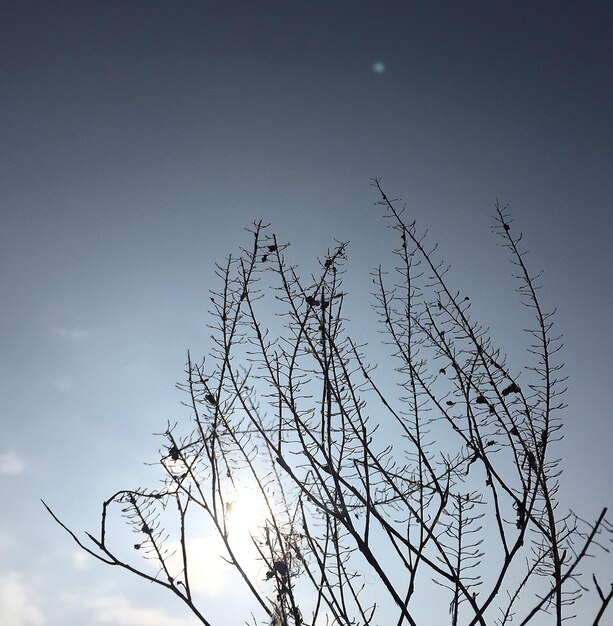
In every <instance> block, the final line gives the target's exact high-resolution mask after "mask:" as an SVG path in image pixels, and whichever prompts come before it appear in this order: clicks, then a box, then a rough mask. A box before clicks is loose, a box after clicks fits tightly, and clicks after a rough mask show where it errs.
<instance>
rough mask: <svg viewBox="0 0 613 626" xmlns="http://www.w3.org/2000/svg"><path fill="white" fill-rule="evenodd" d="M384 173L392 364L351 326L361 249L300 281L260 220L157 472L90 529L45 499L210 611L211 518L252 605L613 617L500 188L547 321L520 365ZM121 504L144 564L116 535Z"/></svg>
mask: <svg viewBox="0 0 613 626" xmlns="http://www.w3.org/2000/svg"><path fill="white" fill-rule="evenodd" d="M374 186H375V187H376V189H377V191H378V193H379V194H380V205H382V207H383V209H384V210H385V215H386V218H387V219H388V221H389V225H390V227H391V228H392V229H393V230H394V231H395V232H396V233H397V236H398V241H399V244H398V247H397V249H396V250H395V251H394V254H395V258H396V261H397V262H396V267H395V269H394V271H393V272H392V273H391V274H390V275H388V274H386V273H385V272H384V271H383V270H382V269H381V268H379V269H378V270H376V271H375V272H374V274H373V282H374V287H375V294H374V308H375V311H376V313H377V315H378V318H379V321H380V323H381V329H382V331H383V337H384V339H383V342H382V345H383V347H384V349H385V350H386V354H387V355H388V356H387V357H386V358H385V359H384V360H383V359H381V358H379V359H378V360H379V365H380V366H381V367H380V368H378V369H376V371H375V368H374V367H371V366H370V365H369V364H368V362H367V360H366V356H365V353H366V349H367V348H366V347H365V346H362V345H360V344H358V343H356V342H355V341H354V340H353V339H352V338H351V337H350V336H349V335H348V333H347V331H346V329H345V327H346V320H345V319H344V313H343V305H344V303H345V298H346V295H345V292H344V291H343V286H342V280H343V274H344V269H343V267H344V263H345V260H346V254H345V253H346V245H345V244H342V243H341V244H338V245H337V247H336V248H335V249H334V250H332V251H329V253H328V254H327V255H326V256H325V257H324V258H322V259H321V261H320V269H319V272H318V274H317V275H314V276H311V277H310V278H308V279H306V280H305V279H303V278H301V277H300V276H299V274H298V271H297V269H296V268H295V267H293V266H292V265H289V264H288V262H287V260H286V258H285V250H286V247H287V246H286V245H284V244H283V243H281V242H280V241H278V240H277V238H276V237H275V235H271V234H269V230H268V227H267V226H265V225H263V224H261V223H256V224H254V226H253V228H252V230H251V231H250V232H251V246H250V248H249V249H243V250H242V252H241V254H240V255H239V256H237V257H232V256H231V257H229V258H228V259H227V261H226V263H225V264H224V265H220V266H218V267H217V276H218V279H219V285H220V286H219V289H218V290H217V291H214V292H212V296H211V303H212V311H211V313H212V319H213V322H212V328H213V333H214V334H213V340H214V347H213V350H212V352H211V354H210V356H209V358H208V359H207V360H206V361H203V362H202V363H198V362H194V361H193V360H192V359H191V357H189V356H188V364H187V382H186V383H185V385H184V386H183V388H184V389H185V392H186V394H187V396H186V397H187V398H188V399H189V400H188V402H187V403H186V404H188V405H189V407H190V410H191V416H192V422H191V424H192V428H191V432H180V428H179V427H178V426H177V425H174V426H171V425H169V426H168V428H167V430H166V432H165V433H164V434H163V437H164V441H165V443H164V447H163V449H162V452H161V460H160V463H161V467H162V468H163V470H164V479H163V483H162V484H161V486H160V487H159V488H156V489H129V490H122V491H119V492H117V493H115V494H114V495H113V496H111V497H110V498H109V499H108V500H106V501H105V502H104V504H103V507H102V517H101V528H100V531H99V532H98V533H97V534H96V535H94V534H90V533H87V538H88V540H89V542H90V543H88V542H86V540H85V539H81V538H80V537H78V536H77V535H76V534H75V533H74V532H73V531H72V530H70V529H69V528H68V527H67V526H66V525H65V524H64V523H63V522H61V521H60V520H59V518H58V517H57V516H56V515H55V514H54V513H53V512H51V510H50V509H49V512H50V513H51V515H53V517H54V519H55V520H56V521H57V522H58V523H59V524H60V525H61V526H62V527H63V528H64V529H66V530H67V531H68V533H70V535H71V536H72V538H73V539H74V540H75V541H76V542H77V543H78V544H79V546H80V547H81V548H82V549H83V550H85V551H86V552H88V553H89V554H91V555H92V556H94V557H96V558H97V559H99V560H101V561H103V562H105V563H108V564H109V565H115V566H119V567H121V568H124V569H127V570H129V571H131V572H133V573H135V574H137V575H138V576H141V577H142V578H145V579H147V580H149V581H151V582H154V583H156V584H158V585H160V586H161V587H164V588H166V589H168V590H169V591H171V592H172V593H174V594H175V595H177V596H178V597H179V598H181V600H183V602H185V603H186V604H187V606H188V607H189V608H190V609H191V611H192V612H193V614H194V615H195V616H196V617H197V618H198V619H199V620H200V621H201V622H202V623H203V624H211V622H210V621H209V619H210V618H207V617H206V616H205V614H204V609H202V608H200V606H199V604H198V602H197V594H195V593H194V590H193V585H192V580H191V579H190V573H191V572H192V567H191V565H192V562H191V561H190V559H191V558H192V555H191V554H190V543H189V539H190V535H191V534H192V533H194V532H196V526H197V527H198V529H199V530H201V529H202V528H203V527H205V526H204V525H206V524H208V528H209V529H212V530H213V531H214V532H215V533H216V534H217V535H218V537H219V539H220V541H221V543H222V544H223V549H224V552H225V554H224V556H223V558H224V559H225V560H226V562H227V563H229V564H230V565H231V566H232V568H234V569H235V570H236V572H237V574H238V576H239V577H240V580H241V581H242V584H243V585H244V589H245V590H246V591H248V592H250V593H251V594H252V596H253V598H254V600H255V603H256V608H254V613H253V614H251V616H248V615H247V616H245V621H246V623H253V624H257V623H266V624H271V625H274V626H306V625H309V626H310V625H313V626H314V625H323V624H330V626H332V625H347V626H348V625H350V624H351V625H353V624H359V625H364V626H366V625H375V624H397V625H398V626H401V625H403V624H410V625H411V626H416V625H417V624H418V623H419V622H418V620H419V619H420V618H419V617H418V615H420V604H421V606H422V608H421V614H423V604H424V602H432V601H433V599H436V602H437V603H438V604H440V603H441V599H442V600H443V603H444V604H445V603H446V604H447V605H448V616H449V617H448V621H449V624H451V625H452V626H457V625H459V624H465V625H469V626H472V625H476V624H479V625H480V626H485V625H486V624H488V625H489V624H497V625H499V626H503V625H505V624H510V623H513V624H519V625H525V624H529V623H530V624H536V623H538V624H555V625H556V626H560V625H561V624H562V622H563V621H564V620H566V619H568V618H571V617H572V616H573V615H574V613H575V612H576V611H579V612H580V619H579V623H580V624H582V625H585V624H592V625H593V626H597V625H598V624H601V623H602V616H603V615H604V613H605V611H606V609H607V607H608V606H609V604H610V602H611V598H612V597H613V585H612V586H610V587H606V588H603V586H602V585H601V583H599V581H598V579H597V578H596V576H593V577H592V578H589V574H590V573H591V572H587V570H586V569H585V566H586V561H587V558H586V557H588V556H592V555H593V553H594V552H595V551H596V550H599V549H600V548H602V549H605V550H607V544H608V543H609V542H610V540H611V534H612V533H613V526H612V525H611V524H610V523H609V522H608V521H607V520H606V518H605V514H606V509H604V510H603V511H602V513H601V514H600V515H599V516H598V518H597V519H596V520H595V521H593V522H586V521H583V520H582V519H580V518H579V517H578V516H577V515H575V514H573V513H570V512H569V513H566V514H565V513H561V512H560V511H559V507H558V503H557V499H556V496H557V492H558V481H559V478H560V460H559V459H558V458H557V456H556V452H555V444H556V442H557V441H559V439H560V438H561V436H562V435H561V426H562V424H561V413H562V410H563V409H564V403H563V401H562V399H561V396H562V394H563V392H564V378H563V377H562V374H561V372H560V370H561V363H560V361H559V360H558V352H559V350H560V346H561V343H560V339H559V337H557V336H555V334H553V330H552V327H553V322H552V315H553V313H552V312H547V311H545V310H543V308H542V307H541V304H540V302H539V298H538V289H539V284H538V283H539V277H538V275H537V276H534V275H532V274H531V273H530V272H529V270H528V268H527V266H526V263H525V261H526V255H525V253H524V251H523V248H522V235H521V234H519V233H516V231H515V230H514V228H513V227H512V220H511V219H510V217H509V215H508V213H507V211H506V209H505V207H501V206H496V215H495V225H494V232H495V234H496V236H497V237H498V238H499V240H500V243H501V245H502V247H503V248H505V249H506V251H507V252H508V254H509V255H510V258H511V261H512V263H513V264H514V268H515V278H516V280H517V292H518V294H519V298H520V299H521V302H522V303H523V304H524V305H526V306H527V307H529V309H530V311H531V312H532V319H533V325H532V327H531V328H529V329H528V330H527V333H528V336H529V339H530V341H529V345H528V348H527V352H526V363H525V368H524V369H523V371H521V372H515V371H512V370H511V367H510V366H508V365H507V357H506V356H505V354H504V353H503V352H502V351H501V349H500V348H498V347H496V345H495V344H494V343H493V341H492V340H491V338H490V336H489V333H488V330H487V329H486V328H484V327H483V326H481V325H479V324H478V323H476V322H475V321H473V319H472V317H471V303H470V300H469V297H468V296H464V295H463V294H461V293H459V292H457V291H454V290H453V289H452V288H451V287H450V286H449V284H448V276H447V272H448V269H449V268H448V266H446V265H444V264H443V263H442V262H440V261H437V260H435V258H436V252H435V249H436V246H432V245H430V244H429V243H428V242H427V240H426V238H425V236H424V235H421V234H419V232H418V230H417V228H416V226H415V223H409V222H408V221H407V220H406V217H405V215H406V214H405V212H404V209H402V208H399V206H398V203H397V201H395V200H390V199H389V198H388V197H387V196H386V195H385V193H384V192H383V190H382V188H381V186H380V183H379V181H378V180H375V181H374ZM263 315H264V316H265V319H266V322H264V321H263V319H262V316H263ZM379 349H381V348H379ZM389 364H391V365H389ZM384 366H388V367H387V371H380V370H386V367H384ZM398 385H399V386H398ZM398 389H400V392H399V393H398ZM245 488H247V489H249V490H250V493H252V494H253V493H256V494H259V498H260V501H261V511H260V513H258V514H257V515H255V514H253V516H252V517H253V519H252V520H251V522H250V525H249V526H248V534H249V538H250V540H249V541H250V549H249V550H246V549H245V548H244V546H243V547H241V545H239V544H240V542H239V539H238V536H237V535H238V532H237V531H235V528H234V527H233V521H232V520H233V515H234V514H235V512H234V509H235V507H236V506H237V502H238V501H239V500H240V497H241V496H240V493H241V489H243V490H244V489H245ZM45 506H46V505H45ZM47 508H48V507H47ZM116 510H119V511H120V512H121V514H122V515H123V516H124V517H125V519H126V520H127V523H128V525H129V526H131V528H132V530H133V531H134V533H135V536H136V542H135V543H134V544H133V546H132V549H133V550H134V556H139V555H140V556H144V557H145V559H146V560H145V561H142V560H139V559H135V558H134V557H129V556H127V555H125V554H124V553H123V552H122V548H121V547H115V544H114V543H113V542H112V541H111V538H110V537H109V531H108V529H109V528H110V527H111V526H112V524H111V523H110V522H109V520H110V519H111V518H112V517H113V513H114V512H115V511H116ZM195 518H197V519H198V523H197V524H195V523H193V522H192V519H195ZM607 551H608V550H607ZM214 556H215V555H211V557H210V558H214ZM254 562H256V563H257V565H258V567H259V569H258V567H256V568H255V569H254V566H253V565H254ZM586 597H587V598H588V599H589V601H587V602H586V601H585V598H586ZM422 623H423V621H422ZM437 623H441V622H437Z"/></svg>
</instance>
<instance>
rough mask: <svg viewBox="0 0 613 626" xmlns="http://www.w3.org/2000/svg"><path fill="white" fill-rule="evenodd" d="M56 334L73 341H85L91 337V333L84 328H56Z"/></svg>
mask: <svg viewBox="0 0 613 626" xmlns="http://www.w3.org/2000/svg"><path fill="white" fill-rule="evenodd" d="M55 334H56V335H59V336H60V337H63V338H64V339H70V340H72V341H83V339H87V337H88V336H89V333H88V332H87V331H86V330H83V329H82V328H56V329H55Z"/></svg>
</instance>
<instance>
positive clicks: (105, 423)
mask: <svg viewBox="0 0 613 626" xmlns="http://www.w3.org/2000/svg"><path fill="white" fill-rule="evenodd" d="M612 7H613V5H612V4H611V3H609V2H604V1H603V2H589V1H581V2H579V1H577V2H569V1H560V0H558V1H555V2H553V1H552V2H535V1H533V2H485V1H483V2H477V1H446V2H435V1H430V2H421V3H417V2H399V1H385V2H384V1H378V2H366V1H364V2H356V1H355V0H352V1H347V2H338V1H333V0H327V1H325V2H324V1H322V2H306V1H305V2H297V1H290V0H283V1H282V0H277V1H275V2H272V1H260V0H249V1H240V2H238V1H233V0H226V1H223V2H222V1H220V2H206V1H201V2H187V1H185V2H183V1H178V0H177V1H173V2H158V1H149V2H145V1H141V2H132V1H126V0H122V1H104V2H102V1H99V2H90V1H84V0H81V1H79V2H61V1H60V2H46V1H39V2H27V1H24V0H18V1H10V0H2V1H0V81H1V83H0V84H1V97H0V146H1V150H0V163H1V165H0V216H1V223H0V293H1V294H2V299H1V305H0V325H1V326H0V359H1V361H0V367H1V371H0V373H1V376H0V398H1V402H0V426H1V431H0V494H1V499H0V503H1V504H0V508H1V514H0V622H2V623H3V624H5V623H6V624H8V625H9V626H30V625H39V624H46V625H49V626H60V625H61V626H84V625H85V626H97V625H118V626H143V625H144V624H147V626H162V625H163V626H187V625H188V624H192V623H193V622H190V621H189V620H188V614H187V612H185V611H184V609H183V608H182V606H181V605H180V604H179V603H178V602H176V601H175V600H173V599H172V598H164V597H163V594H160V592H158V591H156V590H154V589H151V588H150V587H149V586H148V585H146V584H144V583H141V582H140V581H137V580H133V579H132V578H131V577H130V576H128V575H126V574H123V573H121V572H117V571H111V570H110V569H105V568H104V567H102V566H98V565H96V564H95V563H90V562H89V561H87V560H84V559H82V558H80V556H79V555H78V553H77V552H76V550H75V549H74V548H73V546H72V545H71V543H70V541H69V539H68V537H67V536H66V535H64V534H63V533H62V532H61V531H60V529H59V528H58V527H56V526H55V525H54V524H53V523H52V522H51V521H50V519H49V518H48V517H47V516H46V514H45V513H44V511H43V509H42V507H41V505H40V502H39V498H41V497H44V498H45V499H46V500H47V501H48V502H49V503H50V504H52V505H53V506H54V507H55V508H56V509H57V511H58V512H59V513H60V514H61V515H62V516H63V518H65V519H66V520H67V521H69V522H70V524H71V525H72V526H73V527H74V528H76V529H88V530H95V528H97V523H98V514H99V503H100V502H101V501H102V499H103V498H105V497H108V496H109V495H111V494H112V493H113V492H114V491H115V490H116V489H119V488H122V487H129V486H136V485H138V484H139V481H140V480H141V478H143V477H146V476H150V473H149V474H147V473H146V472H148V471H149V470H146V469H145V468H144V467H143V461H152V460H154V459H155V455H156V450H157V446H158V442H157V441H156V439H155V438H154V437H152V436H151V433H153V432H160V431H161V430H163V429H164V428H165V424H166V421H167V420H171V421H174V420H177V419H187V417H188V414H187V410H186V409H184V408H183V407H181V405H180V400H181V395H180V394H179V392H178V391H177V390H176V389H175V388H174V384H175V382H180V381H182V379H183V369H184V363H185V359H186V353H187V350H188V349H191V351H192V353H193V354H195V355H199V356H200V355H204V354H205V352H206V350H207V346H208V343H207V341H208V340H207V337H208V331H207V329H206V326H205V324H206V321H207V316H206V310H207V301H208V291H207V290H208V289H209V288H211V287H214V286H215V283H214V279H213V269H214V262H215V261H219V260H223V258H224V256H225V255H226V254H227V253H229V252H231V251H234V250H236V249H237V247H238V246H239V245H240V244H241V243H244V242H245V241H246V240H247V234H246V233H245V232H244V230H243V228H244V227H246V226H248V225H249V223H250V222H251V221H252V220H254V219H263V220H265V221H270V222H272V223H273V228H274V231H275V232H276V233H277V235H278V236H279V237H280V238H281V239H284V240H288V241H291V243H292V246H291V248H290V251H291V255H290V257H291V258H292V260H293V261H295V262H298V263H303V264H305V267H306V268H307V269H308V268H312V267H314V265H313V264H314V261H315V259H316V257H317V256H321V255H324V254H325V252H326V249H327V248H328V247H329V246H332V245H334V239H335V238H336V239H339V240H349V241H350V242H351V245H350V248H349V266H350V268H351V270H350V273H349V276H348V284H349V286H350V291H351V293H352V294H353V297H354V298H355V300H354V301H353V304H351V296H350V298H349V306H350V309H349V310H350V311H351V312H352V316H351V317H352V320H351V321H352V323H353V324H354V328H355V329H357V330H361V331H362V332H363V333H365V334H366V335H367V338H368V339H371V340H373V341H376V334H375V333H374V331H373V329H372V328H371V327H370V326H369V320H370V319H372V318H371V317H369V315H370V314H369V313H368V312H364V313H362V311H365V309H364V307H365V306H366V305H365V302H366V297H365V296H366V295H367V293H368V292H369V291H370V287H369V284H368V282H369V278H368V272H369V270H370V269H371V268H372V267H373V266H376V265H378V264H379V263H380V262H383V263H389V262H390V257H389V252H388V250H389V248H390V246H391V245H392V244H393V240H392V239H391V238H390V234H389V232H387V231H386V229H385V224H384V223H383V221H382V220H381V219H380V213H381V211H380V208H377V207H374V206H373V203H374V202H375V201H376V200H377V197H376V194H375V193H374V190H373V189H372V187H371V186H370V178H371V177H373V176H381V177H383V185H384V187H385V188H386V190H387V191H388V192H389V194H390V195H392V196H400V197H402V198H403V199H404V200H405V201H406V202H407V203H408V206H409V210H410V211H412V212H413V213H414V216H415V218H416V219H417V220H418V224H419V225H420V226H421V227H423V228H426V227H427V228H429V229H430V232H431V236H432V237H433V240H434V239H436V240H438V241H439V242H440V246H441V251H442V254H443V255H444V257H445V258H446V259H447V260H449V261H451V262H453V263H454V268H455V270H454V274H453V276H454V280H457V284H458V286H459V287H461V288H468V289H471V290H472V292H471V293H472V294H473V298H472V300H473V306H474V309H473V314H474V315H475V316H479V317H480V319H482V320H483V321H484V322H486V323H489V324H491V325H492V329H493V331H496V332H498V333H499V334H498V335H497V336H498V337H500V338H501V341H500V343H501V345H502V346H503V347H504V346H509V345H511V347H513V346H514V345H515V342H516V341H517V337H518V335H517V329H521V328H522V327H523V323H524V319H523V318H521V317H515V313H509V311H513V312H516V311H517V309H516V308H513V307H512V306H510V305H511V303H512V302H514V295H513V293H512V283H510V282H509V281H508V280H507V276H508V273H509V269H510V268H509V266H508V263H506V260H505V258H504V255H503V254H502V253H501V252H500V250H499V249H498V248H497V247H496V245H495V242H494V240H493V239H492V237H491V236H490V225H491V222H490V216H491V214H492V212H493V205H494V203H495V201H496V198H499V199H500V200H501V202H503V203H509V204H510V206H511V211H512V213H513V215H514V217H515V219H516V223H517V224H518V227H520V228H521V229H522V230H524V231H525V233H526V241H527V245H528V247H530V248H531V249H532V257H531V261H530V262H531V265H532V267H533V268H534V269H535V270H536V269H544V270H545V274H544V278H543V282H544V284H545V288H544V290H543V298H544V302H545V303H546V304H547V306H549V307H553V306H557V307H558V311H559V313H558V320H557V324H558V327H559V329H560V330H561V331H562V332H564V334H565V339H566V350H565V352H564V357H563V359H564V361H565V362H566V364H567V368H566V374H567V375H568V376H569V377H570V378H569V392H568V395H567V398H566V400H567V402H568V403H569V405H570V406H569V409H568V411H567V413H566V421H567V429H566V440H565V441H564V442H563V444H562V445H561V446H560V450H561V453H562V454H564V455H565V457H566V459H567V464H566V465H565V468H566V473H565V478H566V479H567V480H568V485H567V487H566V488H565V489H563V494H564V495H577V494H580V498H581V501H580V503H579V506H577V507H576V508H578V509H579V510H581V511H583V512H585V513H586V515H587V516H594V515H595V514H596V513H597V512H598V511H599V510H600V507H601V505H604V504H609V505H613V490H612V488H611V483H610V476H611V473H612V471H613V462H612V461H611V456H610V442H611V440H612V437H613V426H612V419H611V409H610V401H609V395H610V393H611V388H612V384H613V381H612V379H611V361H612V357H613V355H612V350H611V332H610V317H611V306H612V305H613V301H612V297H611V261H612V255H611V236H612V235H613V232H612V231H613V228H612V220H611V212H610V204H611V198H613V185H612V182H611V181H612V176H611V172H612V165H613V162H612V149H611V145H612V144H611V137H612V136H613V124H612V121H613V116H612V109H611V102H612V96H613V89H612V75H613V74H612V73H611V61H612V57H613V55H612V46H613V44H612V42H613V37H612V36H611V33H612V26H613V23H612V22H613V20H612V17H613V8H612ZM351 307H353V308H351ZM361 307H362V309H361ZM520 313H521V311H520ZM11 611H13V612H11ZM147 611H148V613H147ZM171 616H172V617H171ZM147 620H149V621H147ZM173 620H174V621H173ZM221 623H227V624H234V623H238V621H234V620H233V619H232V618H231V616H226V620H225V622H224V621H223V620H222V622H221Z"/></svg>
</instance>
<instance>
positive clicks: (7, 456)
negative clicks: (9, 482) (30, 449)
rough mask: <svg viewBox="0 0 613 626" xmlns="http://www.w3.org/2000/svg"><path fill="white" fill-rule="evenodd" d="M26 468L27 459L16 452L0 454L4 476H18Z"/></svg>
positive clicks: (1, 472) (0, 470)
mask: <svg viewBox="0 0 613 626" xmlns="http://www.w3.org/2000/svg"><path fill="white" fill-rule="evenodd" d="M25 470H26V463H25V461H24V460H23V459H22V458H21V457H20V456H19V455H18V454H15V453H14V452H5V453H4V454H0V474H3V475H4V476H17V474H23V472H25Z"/></svg>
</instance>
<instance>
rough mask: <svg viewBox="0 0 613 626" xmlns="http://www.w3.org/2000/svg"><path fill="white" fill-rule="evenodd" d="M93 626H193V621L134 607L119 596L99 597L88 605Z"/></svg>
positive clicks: (157, 610) (158, 610) (159, 611)
mask: <svg viewBox="0 0 613 626" xmlns="http://www.w3.org/2000/svg"><path fill="white" fill-rule="evenodd" d="M89 606H90V609H91V611H92V612H93V615H92V618H93V623H94V624H101V625H104V626H195V622H194V620H188V619H179V618H174V617H170V616H169V615H168V613H166V612H165V611H161V610H160V609H151V608H145V607H139V606H135V605H134V604H131V603H130V601H129V600H127V599H126V598H122V597H120V596H99V597H97V598H94V599H93V600H91V602H90V603H89Z"/></svg>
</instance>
